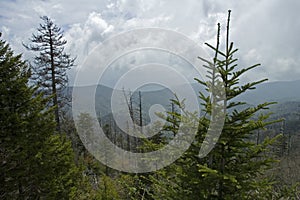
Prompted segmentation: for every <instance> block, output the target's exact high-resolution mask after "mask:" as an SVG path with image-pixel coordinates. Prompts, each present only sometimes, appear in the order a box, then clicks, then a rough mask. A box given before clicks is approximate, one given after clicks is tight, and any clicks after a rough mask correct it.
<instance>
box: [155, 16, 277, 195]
mask: <svg viewBox="0 0 300 200" xmlns="http://www.w3.org/2000/svg"><path fill="white" fill-rule="evenodd" d="M229 22H230V11H229V16H228V21H227V33H226V44H225V51H221V50H220V48H219V46H220V42H219V35H220V25H218V36H217V45H216V47H213V46H212V45H210V44H207V45H208V47H210V48H211V49H212V50H213V51H214V53H215V57H214V59H213V61H208V60H205V59H203V58H200V59H202V60H203V61H204V62H206V63H207V65H205V67H206V68H208V74H209V78H210V81H208V82H204V81H201V80H198V79H196V80H197V81H198V82H199V83H200V84H201V85H203V86H204V87H205V88H206V90H208V91H210V92H211V93H214V92H216V93H215V94H213V95H211V96H208V95H205V94H203V93H201V92H200V99H201V100H202V102H203V106H204V108H203V110H204V113H205V114H204V115H203V116H202V117H200V119H199V129H198V134H197V135H196V139H195V141H194V142H193V143H192V145H191V147H190V149H189V150H188V151H187V152H186V153H185V154H184V155H183V156H182V157H181V158H180V159H178V160H177V161H176V162H175V163H174V164H172V165H171V166H169V167H167V168H166V169H163V170H160V171H158V172H157V173H155V175H154V176H152V182H153V186H152V187H153V190H154V192H153V198H154V199H162V198H163V199H272V198H274V196H273V195H272V192H273V182H272V181H271V180H270V178H269V177H265V176H263V174H264V173H265V172H266V170H267V169H268V168H269V167H270V166H271V165H272V163H273V162H274V161H275V160H274V157H273V158H272V154H271V153H268V152H269V147H270V146H271V145H272V144H273V143H274V141H276V139H277V137H275V138H272V139H270V138H265V140H264V141H263V142H261V143H260V144H257V143H256V141H255V136H256V133H257V130H260V129H265V127H266V126H267V125H269V124H271V123H274V121H268V117H269V115H268V114H261V113H259V111H261V110H263V109H268V106H269V105H271V104H273V103H262V104H259V105H257V106H253V107H249V106H248V105H246V102H239V101H235V98H236V97H238V96H239V95H241V94H243V93H244V92H247V91H249V90H251V89H255V86H256V85H257V84H260V83H262V82H264V81H266V80H267V79H264V80H260V81H255V82H251V83H246V84H241V83H240V77H241V76H242V75H244V74H245V73H246V72H247V71H249V70H251V69H254V68H256V67H258V66H259V64H256V65H253V66H251V67H247V68H242V69H238V67H237V59H236V58H234V55H235V53H236V52H237V49H235V48H233V43H229ZM221 83H222V84H221ZM220 84H221V85H223V86H221V87H224V90H225V93H226V99H223V98H220V96H221V95H218V92H217V91H214V90H218V89H219V88H220ZM218 102H221V103H222V104H223V106H224V107H223V108H224V109H225V112H226V115H225V123H224V127H223V129H222V133H221V136H220V138H219V139H218V141H217V143H216V145H215V147H214V149H213V150H212V151H211V152H210V153H209V154H208V156H206V157H204V158H200V157H199V156H198V154H199V151H200V149H201V145H203V141H204V138H205V136H206V133H207V131H208V130H209V125H210V123H211V122H212V121H213V115H212V112H213V111H212V109H213V106H214V103H218ZM177 104H180V102H177ZM181 107H184V106H181ZM173 116H175V117H176V118H178V121H180V115H178V114H174V115H173ZM175 122H176V121H175ZM175 127H176V126H175ZM175 132H176V131H175Z"/></svg>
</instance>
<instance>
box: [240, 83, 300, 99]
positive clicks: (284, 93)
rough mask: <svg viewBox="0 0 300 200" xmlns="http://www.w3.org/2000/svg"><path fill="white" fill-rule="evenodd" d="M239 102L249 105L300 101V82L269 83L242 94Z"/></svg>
mask: <svg viewBox="0 0 300 200" xmlns="http://www.w3.org/2000/svg"><path fill="white" fill-rule="evenodd" d="M237 100H244V101H247V102H248V103H249V104H258V103H263V102H265V101H276V102H278V103H283V102H287V101H300V80H297V81H278V82H268V83H263V84H260V85H258V86H257V88H256V89H255V90H251V91H248V92H246V93H245V94H242V95H241V96H240V97H239V98H237Z"/></svg>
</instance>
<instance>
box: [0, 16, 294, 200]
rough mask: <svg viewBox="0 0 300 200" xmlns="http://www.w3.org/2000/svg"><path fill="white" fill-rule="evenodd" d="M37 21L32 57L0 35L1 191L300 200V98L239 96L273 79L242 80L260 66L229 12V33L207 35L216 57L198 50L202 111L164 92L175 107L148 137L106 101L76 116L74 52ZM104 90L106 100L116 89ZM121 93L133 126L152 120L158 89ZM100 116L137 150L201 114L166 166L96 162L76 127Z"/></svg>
mask: <svg viewBox="0 0 300 200" xmlns="http://www.w3.org/2000/svg"><path fill="white" fill-rule="evenodd" d="M41 20H42V23H41V24H40V26H39V27H38V28H37V32H36V33H34V34H33V35H32V37H31V38H30V43H29V44H23V45H24V47H25V48H26V49H27V50H28V51H32V52H33V53H34V55H35V57H33V58H32V60H30V61H25V60H23V59H22V55H16V54H15V53H14V51H13V50H12V49H11V48H10V46H9V44H8V43H7V42H6V41H4V40H3V39H1V41H0V91H1V93H0V127H1V129H0V172H1V173H0V199H106V200H109V199H149V200H150V199H181V200H182V199H300V189H299V183H300V174H299V171H300V154H299V150H300V127H299V121H300V109H299V108H300V101H296V100H295V101H290V102H281V103H279V104H276V102H260V103H258V104H257V105H252V104H249V103H247V102H244V101H240V100H239V97H240V96H241V95H243V94H244V93H248V92H249V91H250V90H251V91H252V90H255V89H256V87H257V86H259V85H261V84H264V82H265V81H267V79H263V80H253V82H249V83H240V78H241V77H242V76H243V75H244V74H246V73H248V71H250V70H255V69H256V68H257V67H260V65H259V64H255V65H252V66H250V67H245V68H241V67H238V59H237V58H236V57H235V55H236V52H237V49H236V48H235V47H234V45H233V43H232V42H230V37H229V34H230V11H229V12H228V19H227V24H226V31H225V40H224V41H225V42H224V43H223V42H222V41H223V40H220V34H221V29H220V26H221V25H220V24H218V26H217V29H216V43H215V45H211V44H206V46H207V48H208V50H209V51H211V53H212V55H214V57H213V59H212V60H205V59H204V58H202V57H199V59H200V60H202V61H203V62H205V63H206V64H205V65H204V66H203V67H204V68H205V69H206V70H207V75H208V78H209V81H206V82H205V81H202V80H200V79H198V77H195V80H196V81H197V82H198V84H199V85H200V86H201V87H203V88H205V90H204V91H198V92H199V104H201V105H202V107H203V110H202V114H201V115H200V116H198V115H195V114H194V113H188V112H184V111H185V102H184V101H181V100H179V99H176V98H174V99H172V100H171V101H169V99H164V100H163V101H165V102H164V103H165V104H168V106H169V107H168V109H167V112H166V113H160V114H159V115H160V117H161V118H162V119H163V120H165V122H166V123H165V124H164V126H163V128H162V129H160V130H157V127H156V126H155V125H153V127H151V129H147V130H143V131H144V132H158V134H155V135H154V136H152V137H150V138H147V139H139V138H136V137H133V136H130V135H128V134H127V133H125V132H123V131H122V130H120V129H119V128H118V127H117V124H116V123H115V122H114V120H113V117H112V115H111V113H110V112H109V111H107V110H105V111H104V110H103V108H102V107H101V106H103V104H101V103H100V104H97V105H96V109H98V111H99V115H98V116H97V119H94V118H93V117H92V116H90V115H89V114H88V113H81V114H80V115H79V117H78V119H73V118H72V115H71V114H70V112H71V106H72V105H71V92H72V87H71V86H70V85H69V84H68V76H67V72H68V70H69V69H71V68H72V67H73V66H74V65H75V63H76V55H74V56H72V55H70V54H68V53H67V52H66V50H65V44H66V43H67V41H66V40H65V39H64V36H63V30H62V29H61V28H60V27H58V26H57V25H56V24H55V23H54V22H53V20H51V19H50V18H48V17H46V16H44V17H41ZM0 34H1V33H0ZM0 36H1V35H0ZM220 88H222V89H220ZM104 90H105V88H104V89H102V90H100V94H99V95H101V94H105V95H104V97H103V96H102V97H101V98H102V101H103V98H107V99H109V97H106V95H109V94H110V93H111V92H106V93H105V92H104ZM106 90H108V89H106ZM220 90H221V91H220ZM101 91H102V92H103V93H101ZM205 91H206V92H205ZM120 92H122V93H123V94H124V98H126V102H127V108H126V109H128V110H129V111H130V117H131V118H132V120H133V122H134V124H133V126H134V127H128V131H135V129H136V128H137V127H142V126H143V125H145V124H147V123H148V122H149V118H148V116H147V114H146V113H147V111H149V108H150V105H151V104H154V103H156V102H154V103H151V100H153V99H151V96H152V97H153V95H154V93H153V92H152V93H151V92H140V91H133V92H131V91H125V90H123V91H120ZM222 92H223V93H222ZM163 94H166V93H165V92H162V93H159V94H158V97H160V98H161V97H162V96H163ZM146 96H148V99H150V100H149V101H148V102H147V101H146V100H145V99H147V98H146ZM224 96H225V97H226V98H224ZM101 98H100V100H101ZM157 99H159V98H155V100H157ZM220 105H221V106H220ZM216 110H222V112H223V111H224V113H225V114H224V125H223V126H222V133H221V135H220V137H219V138H217V139H218V140H217V141H215V146H214V148H213V149H212V150H211V151H210V152H209V153H208V155H207V156H203V157H201V156H199V151H200V150H201V147H202V144H203V142H204V141H205V138H206V134H207V132H209V131H210V130H211V127H210V123H214V122H215V121H218V120H217V119H216V118H220V117H221V116H220V115H214V112H216ZM181 111H183V112H181ZM182 113H185V114H182ZM94 120H96V121H98V122H99V124H100V126H101V127H102V128H103V130H104V132H105V134H106V136H107V138H109V139H110V140H111V141H112V142H113V143H114V144H115V145H117V146H118V147H120V148H123V149H126V150H127V151H132V152H150V151H154V150H157V149H160V148H162V147H163V146H164V145H166V144H168V143H169V142H170V141H171V140H172V139H174V138H175V137H176V136H177V135H178V134H179V126H180V123H181V122H182V121H188V122H190V121H193V122H197V132H196V136H195V138H194V140H193V142H192V144H191V145H190V147H189V148H188V150H187V151H185V153H184V154H183V155H182V156H181V157H180V158H178V159H176V161H175V162H173V163H172V164H170V165H169V166H167V167H164V168H162V169H159V170H156V171H152V172H147V173H127V172H121V171H118V170H115V169H112V168H110V167H108V166H106V165H105V164H103V163H101V162H99V161H98V160H97V159H96V158H95V157H94V156H93V155H92V154H91V153H90V152H89V151H88V150H87V149H86V147H85V145H84V144H83V142H82V141H81V140H82V139H83V138H80V136H79V135H78V132H79V131H80V132H84V133H85V134H86V135H89V134H91V133H92V132H93V131H94V130H93V123H92V122H93V121H94ZM74 121H76V122H77V124H79V126H77V127H76V126H75V123H74ZM187 124H188V123H187ZM187 128H188V127H187ZM213 139H215V138H213ZM90 142H93V141H90ZM103 149H104V150H105V147H104V148H103ZM110 156H114V155H110ZM108 158H109V157H108ZM145 163H147V162H145ZM124 164H125V165H126V163H124Z"/></svg>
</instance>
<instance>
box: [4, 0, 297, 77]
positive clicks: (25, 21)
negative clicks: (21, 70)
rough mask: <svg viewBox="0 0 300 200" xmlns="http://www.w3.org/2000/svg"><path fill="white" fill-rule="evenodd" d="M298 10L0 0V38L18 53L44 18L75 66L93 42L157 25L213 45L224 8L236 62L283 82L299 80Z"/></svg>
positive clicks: (256, 5)
mask: <svg viewBox="0 0 300 200" xmlns="http://www.w3.org/2000/svg"><path fill="white" fill-rule="evenodd" d="M299 8H300V1H293V0H287V1H281V0H274V1H261V0H254V1H246V0H241V1H235V0H229V1H226V2H225V1H219V0H202V1H199V0H186V1H181V0H174V1H168V0H101V1H99V0H89V1H85V0H79V1H72V0H65V1H58V0H50V1H33V0H28V1H21V0H16V1H7V0H4V1H1V2H0V13H1V15H0V27H1V31H2V32H3V37H4V39H6V40H8V41H9V42H10V44H11V46H12V47H13V49H15V50H16V52H17V53H21V52H24V51H25V49H24V48H23V47H22V45H21V43H22V42H27V41H28V40H27V39H28V38H29V37H30V36H31V33H32V32H34V31H35V29H36V27H37V26H38V24H39V23H40V19H39V16H40V15H48V16H50V17H51V18H53V19H55V22H56V23H57V24H58V25H59V26H61V27H62V28H63V29H64V30H65V36H66V39H67V40H68V50H69V51H70V52H71V53H72V54H73V55H77V56H78V59H77V63H78V64H80V63H81V62H82V60H83V59H84V57H85V56H86V55H87V54H88V53H89V52H90V50H91V49H92V48H93V47H94V46H95V45H97V44H98V43H99V42H102V41H103V40H105V39H107V38H109V37H111V36H113V35H116V34H118V33H120V32H122V31H126V30H131V29H134V28H141V27H149V26H154V27H162V28H167V29H171V30H176V31H179V32H180V33H183V34H185V35H187V36H188V37H190V38H192V39H193V40H195V41H197V42H198V43H200V44H201V43H203V42H204V41H205V42H207V41H208V42H210V43H213V44H215V34H216V24H217V22H221V24H222V31H223V33H222V34H223V35H224V30H225V25H226V15H227V10H228V9H232V11H233V12H232V20H231V27H232V29H231V30H232V31H231V38H232V39H233V41H234V42H235V44H236V46H237V47H239V49H240V51H239V54H238V55H239V57H240V58H241V59H240V61H239V62H240V64H241V65H243V66H248V65H251V64H254V63H256V62H261V63H262V65H263V68H262V69H261V70H258V71H256V72H253V73H252V74H251V73H250V74H249V77H248V78H249V79H252V78H253V77H254V78H255V77H257V76H266V77H270V79H271V80H289V79H299V77H300V70H299V67H298V66H297V65H298V63H299V59H300V55H299V54H300V53H299V52H300V38H299V37H298V33H299V31H300V30H299V28H300V21H299V20H298V10H299ZM223 35H222V36H223ZM221 41H222V42H223V41H224V37H222V38H221ZM26 54H27V53H26ZM26 54H25V55H26ZM283 66H284V67H283ZM258 74H260V75H258Z"/></svg>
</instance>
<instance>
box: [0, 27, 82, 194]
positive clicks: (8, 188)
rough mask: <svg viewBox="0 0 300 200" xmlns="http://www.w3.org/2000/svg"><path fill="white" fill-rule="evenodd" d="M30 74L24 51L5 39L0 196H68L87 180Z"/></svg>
mask: <svg viewBox="0 0 300 200" xmlns="http://www.w3.org/2000/svg"><path fill="white" fill-rule="evenodd" d="M0 35H1V33H0ZM29 78H30V70H29V69H28V67H27V66H26V64H25V62H23V61H22V60H21V55H17V56H14V55H13V51H12V50H11V49H10V47H9V45H8V44H6V42H5V41H3V40H0V127H1V129H0V171H1V173H0V185H1V187H0V198H1V199H40V198H44V199H45V198H46V199H68V198H69V197H70V195H72V194H74V193H76V192H78V191H77V189H76V188H77V184H79V180H81V179H80V173H79V171H78V168H77V167H76V166H75V164H74V155H73V151H72V148H71V144H70V142H69V141H67V139H66V137H64V136H63V135H54V134H53V133H54V132H55V121H54V118H53V110H52V109H49V108H48V109H47V107H46V104H47V102H48V99H45V98H44V97H43V95H42V94H39V95H36V88H34V87H29V86H28V80H29Z"/></svg>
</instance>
